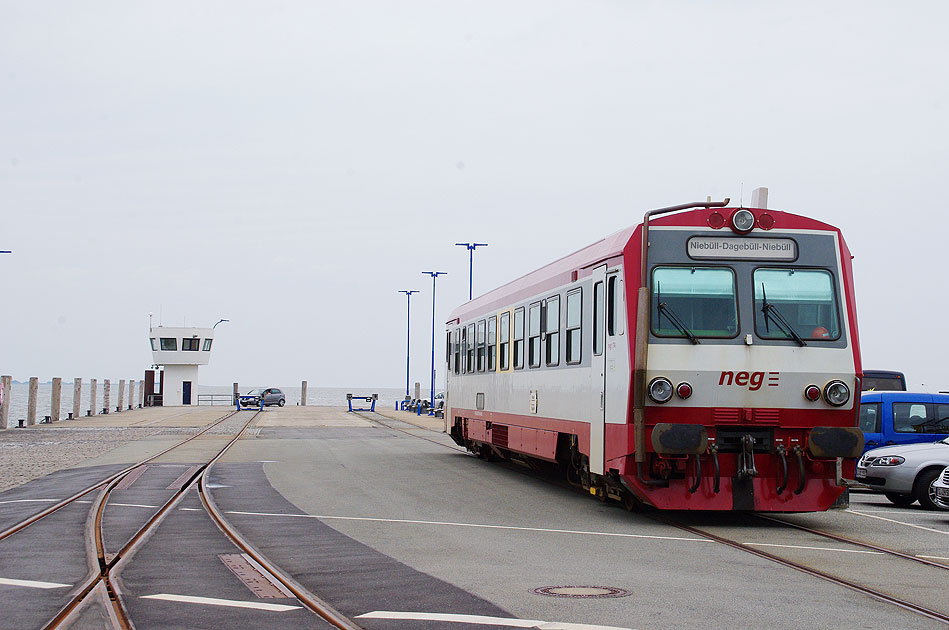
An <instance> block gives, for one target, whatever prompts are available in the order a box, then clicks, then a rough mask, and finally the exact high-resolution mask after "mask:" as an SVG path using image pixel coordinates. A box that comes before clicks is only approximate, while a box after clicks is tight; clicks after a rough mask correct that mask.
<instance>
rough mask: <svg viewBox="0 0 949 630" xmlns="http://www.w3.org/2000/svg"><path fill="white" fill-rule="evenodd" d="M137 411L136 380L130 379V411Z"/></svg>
mask: <svg viewBox="0 0 949 630" xmlns="http://www.w3.org/2000/svg"><path fill="white" fill-rule="evenodd" d="M132 409H135V379H134V378H133V379H129V410H130V411H131V410H132Z"/></svg>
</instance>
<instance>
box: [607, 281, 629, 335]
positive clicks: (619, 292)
mask: <svg viewBox="0 0 949 630" xmlns="http://www.w3.org/2000/svg"><path fill="white" fill-rule="evenodd" d="M606 283H607V284H606V287H607V288H606V303H607V307H606V317H607V324H606V334H608V335H609V336H610V337H612V336H614V335H622V334H623V330H624V329H625V326H624V325H623V282H622V280H620V278H619V276H618V275H612V276H610V277H609V278H607V280H606Z"/></svg>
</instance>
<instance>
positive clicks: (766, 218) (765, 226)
mask: <svg viewBox="0 0 949 630" xmlns="http://www.w3.org/2000/svg"><path fill="white" fill-rule="evenodd" d="M758 227H760V228H761V229H762V230H770V229H771V228H773V227H774V217H773V216H771V215H770V214H768V213H767V212H762V213H761V214H759V215H758Z"/></svg>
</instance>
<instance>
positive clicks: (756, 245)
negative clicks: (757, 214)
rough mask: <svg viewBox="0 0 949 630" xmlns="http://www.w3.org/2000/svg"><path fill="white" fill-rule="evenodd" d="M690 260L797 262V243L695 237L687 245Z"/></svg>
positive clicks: (787, 239) (755, 239)
mask: <svg viewBox="0 0 949 630" xmlns="http://www.w3.org/2000/svg"><path fill="white" fill-rule="evenodd" d="M686 253H688V255H689V258H700V259H701V258H714V259H718V260H721V259H728V260H779V261H787V262H790V261H792V260H797V243H796V242H794V240H793V239H790V238H735V237H729V236H693V237H692V238H690V239H689V241H688V243H687V244H686Z"/></svg>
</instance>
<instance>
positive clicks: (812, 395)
mask: <svg viewBox="0 0 949 630" xmlns="http://www.w3.org/2000/svg"><path fill="white" fill-rule="evenodd" d="M804 398H807V399H808V400H809V401H811V402H816V401H818V400H820V387H818V386H817V385H808V386H807V387H805V388H804Z"/></svg>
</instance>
